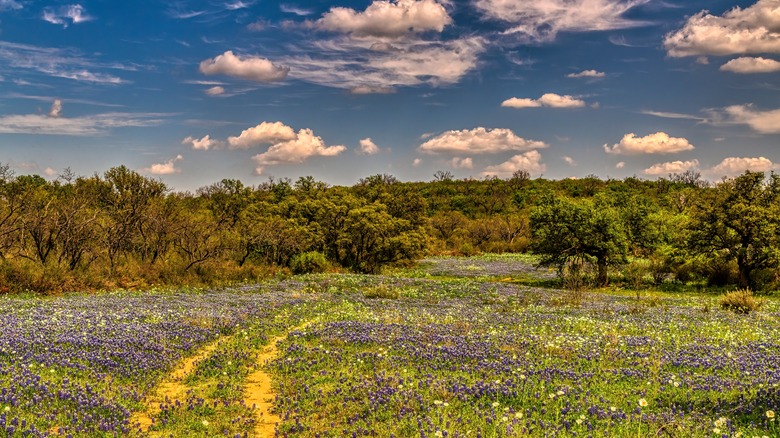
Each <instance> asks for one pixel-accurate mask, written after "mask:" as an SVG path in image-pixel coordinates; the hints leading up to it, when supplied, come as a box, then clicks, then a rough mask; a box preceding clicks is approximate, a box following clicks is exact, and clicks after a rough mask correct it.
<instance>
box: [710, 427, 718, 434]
mask: <svg viewBox="0 0 780 438" xmlns="http://www.w3.org/2000/svg"><path fill="white" fill-rule="evenodd" d="M712 433H715V434H718V433H720V429H718V428H717V427H714V428H712Z"/></svg>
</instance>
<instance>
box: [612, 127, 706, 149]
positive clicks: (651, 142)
mask: <svg viewBox="0 0 780 438" xmlns="http://www.w3.org/2000/svg"><path fill="white" fill-rule="evenodd" d="M692 149H694V146H693V145H692V144H691V143H690V142H688V140H687V139H685V138H677V137H670V136H669V134H667V133H665V132H656V133H655V134H649V135H646V136H644V137H637V136H636V134H634V133H633V132H632V133H630V134H626V135H624V136H623V139H622V140H620V143H617V144H615V145H613V146H612V147H610V146H609V145H607V144H605V145H604V151H606V152H607V153H608V154H620V155H640V154H675V153H678V152H683V151H690V150H692Z"/></svg>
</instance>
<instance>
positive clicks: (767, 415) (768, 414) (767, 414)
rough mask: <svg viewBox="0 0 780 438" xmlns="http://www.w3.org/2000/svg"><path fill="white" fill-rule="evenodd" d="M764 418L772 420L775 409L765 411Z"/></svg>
mask: <svg viewBox="0 0 780 438" xmlns="http://www.w3.org/2000/svg"><path fill="white" fill-rule="evenodd" d="M766 418H769V420H774V419H775V411H773V410H771V409H770V410H768V411H766Z"/></svg>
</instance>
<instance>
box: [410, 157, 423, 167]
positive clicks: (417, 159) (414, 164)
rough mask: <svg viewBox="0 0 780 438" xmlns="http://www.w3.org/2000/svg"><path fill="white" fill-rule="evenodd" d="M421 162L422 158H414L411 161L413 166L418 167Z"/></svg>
mask: <svg viewBox="0 0 780 438" xmlns="http://www.w3.org/2000/svg"><path fill="white" fill-rule="evenodd" d="M422 163H423V160H422V158H415V159H414V161H412V166H413V167H420V165H421V164H422Z"/></svg>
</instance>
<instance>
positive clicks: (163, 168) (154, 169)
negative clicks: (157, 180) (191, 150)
mask: <svg viewBox="0 0 780 438" xmlns="http://www.w3.org/2000/svg"><path fill="white" fill-rule="evenodd" d="M183 159H184V157H182V156H181V155H177V156H176V158H171V159H170V160H168V161H166V162H164V163H156V164H152V165H151V166H149V167H146V168H144V169H141V170H142V171H144V172H146V173H149V174H152V175H171V174H174V173H181V169H177V168H176V162H177V161H181V160H183Z"/></svg>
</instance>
